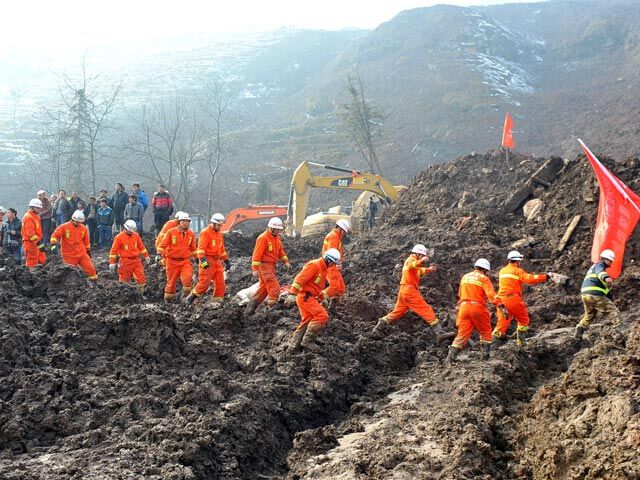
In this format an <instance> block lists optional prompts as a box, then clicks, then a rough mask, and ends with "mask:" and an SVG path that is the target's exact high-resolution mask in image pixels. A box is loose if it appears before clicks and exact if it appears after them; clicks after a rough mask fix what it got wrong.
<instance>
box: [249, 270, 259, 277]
mask: <svg viewBox="0 0 640 480" xmlns="http://www.w3.org/2000/svg"><path fill="white" fill-rule="evenodd" d="M251 276H252V277H259V276H260V275H259V274H258V270H251Z"/></svg>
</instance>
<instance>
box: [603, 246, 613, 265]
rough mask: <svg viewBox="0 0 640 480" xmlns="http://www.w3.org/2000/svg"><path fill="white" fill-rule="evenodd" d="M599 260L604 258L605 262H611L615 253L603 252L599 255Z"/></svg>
mask: <svg viewBox="0 0 640 480" xmlns="http://www.w3.org/2000/svg"><path fill="white" fill-rule="evenodd" d="M600 258H604V259H605V260H611V261H612V262H613V261H614V260H615V259H616V253H615V252H614V251H613V250H609V249H608V248H607V249H606V250H603V251H602V253H601V254H600Z"/></svg>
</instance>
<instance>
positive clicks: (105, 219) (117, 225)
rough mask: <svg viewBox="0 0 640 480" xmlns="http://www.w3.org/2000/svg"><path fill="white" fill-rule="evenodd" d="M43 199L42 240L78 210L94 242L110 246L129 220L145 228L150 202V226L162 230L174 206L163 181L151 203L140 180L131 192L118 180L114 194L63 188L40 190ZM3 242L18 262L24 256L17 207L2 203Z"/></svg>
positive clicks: (0, 242)
mask: <svg viewBox="0 0 640 480" xmlns="http://www.w3.org/2000/svg"><path fill="white" fill-rule="evenodd" d="M37 197H38V199H39V200H40V201H41V202H42V210H41V211H40V213H39V216H40V220H41V222H42V243H43V244H44V245H45V246H49V244H50V238H51V233H52V232H53V230H54V229H55V227H56V226H58V225H62V224H63V223H65V222H68V221H69V220H70V219H71V216H72V215H73V213H74V212H75V211H81V212H82V213H83V214H84V218H85V225H86V226H87V229H88V230H89V236H90V242H91V246H92V247H95V248H98V249H103V248H109V247H110V246H111V242H112V239H113V234H114V232H115V233H118V232H120V231H122V229H123V227H124V223H125V222H126V221H127V220H133V221H134V222H135V223H136V226H137V229H138V232H140V233H142V231H143V217H144V214H145V212H146V210H147V208H149V206H151V208H152V211H153V217H154V226H153V227H152V229H151V230H155V232H156V233H157V232H160V230H161V229H162V227H163V226H164V224H165V223H166V222H167V220H169V218H170V217H171V214H172V213H173V210H174V205H173V198H172V196H171V194H170V193H169V192H168V191H167V190H166V189H165V187H164V185H158V191H157V192H155V193H154V194H153V197H152V199H151V203H149V199H148V197H147V194H146V193H145V192H144V190H142V189H141V188H140V184H139V183H137V182H136V183H134V184H133V185H132V186H131V192H130V193H127V192H126V191H125V188H124V185H123V184H122V183H116V185H115V189H114V191H113V193H112V194H111V195H109V193H108V191H107V190H104V189H103V190H100V192H99V194H98V195H97V196H96V195H90V196H89V199H88V201H85V200H83V199H82V198H80V196H79V194H78V192H75V191H74V192H71V196H70V197H68V196H67V192H66V191H65V190H60V191H59V192H58V193H57V194H53V195H51V196H49V195H47V192H46V191H44V190H40V191H38V193H37ZM0 225H2V228H0V245H1V246H2V250H1V251H2V252H4V253H7V254H11V255H13V256H14V257H15V258H16V260H17V261H18V262H20V261H21V260H22V238H21V235H20V227H21V222H20V219H19V218H18V213H17V211H16V210H15V209H14V208H9V209H4V208H2V207H0Z"/></svg>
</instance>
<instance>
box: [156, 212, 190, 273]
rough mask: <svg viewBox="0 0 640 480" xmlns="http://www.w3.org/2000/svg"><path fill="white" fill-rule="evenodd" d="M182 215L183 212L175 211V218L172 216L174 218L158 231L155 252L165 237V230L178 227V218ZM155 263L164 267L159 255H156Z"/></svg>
mask: <svg viewBox="0 0 640 480" xmlns="http://www.w3.org/2000/svg"><path fill="white" fill-rule="evenodd" d="M183 213H184V212H182V211H177V212H176V214H175V216H174V218H173V219H171V220H168V221H167V222H165V224H164V225H163V226H162V230H160V233H158V236H157V237H156V252H157V251H158V246H159V245H160V242H161V241H162V239H163V238H164V236H165V235H166V233H167V230H169V229H170V228H175V227H177V226H178V217H179V216H180V215H181V214H183ZM156 262H158V263H160V264H161V265H162V266H164V259H163V258H162V255H160V254H158V255H156Z"/></svg>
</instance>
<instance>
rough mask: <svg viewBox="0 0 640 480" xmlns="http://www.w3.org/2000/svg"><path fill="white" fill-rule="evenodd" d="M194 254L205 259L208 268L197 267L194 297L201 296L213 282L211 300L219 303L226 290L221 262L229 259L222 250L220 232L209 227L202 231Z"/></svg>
mask: <svg viewBox="0 0 640 480" xmlns="http://www.w3.org/2000/svg"><path fill="white" fill-rule="evenodd" d="M196 253H197V255H198V258H202V257H206V259H207V262H208V263H209V268H202V266H199V267H198V284H197V285H196V288H194V289H193V294H194V295H195V296H196V297H199V296H201V295H203V294H204V293H206V291H207V290H208V289H209V285H211V282H213V300H214V301H216V302H219V301H221V300H222V299H223V298H224V294H225V292H226V289H227V287H226V285H225V283H224V270H223V268H222V262H223V261H225V260H227V259H228V258H229V257H228V256H227V251H226V250H225V248H224V237H223V236H222V232H221V231H220V230H218V231H216V230H214V229H213V227H212V226H211V225H209V226H208V227H207V228H205V229H204V230H202V232H200V236H199V237H198V250H197V251H196Z"/></svg>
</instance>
